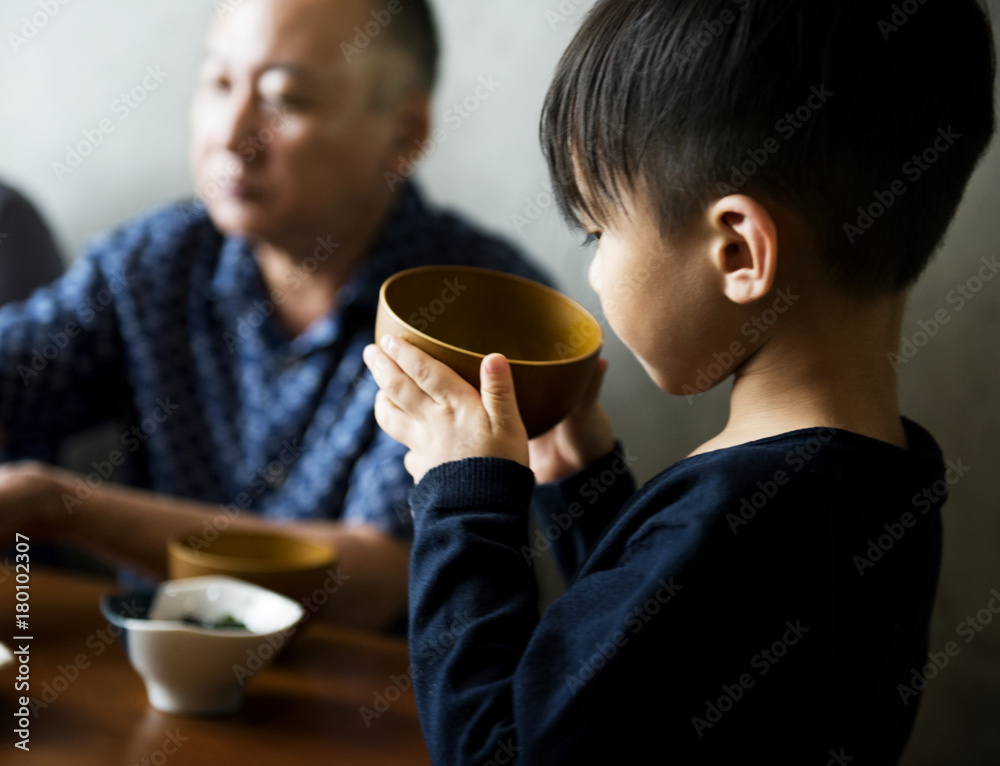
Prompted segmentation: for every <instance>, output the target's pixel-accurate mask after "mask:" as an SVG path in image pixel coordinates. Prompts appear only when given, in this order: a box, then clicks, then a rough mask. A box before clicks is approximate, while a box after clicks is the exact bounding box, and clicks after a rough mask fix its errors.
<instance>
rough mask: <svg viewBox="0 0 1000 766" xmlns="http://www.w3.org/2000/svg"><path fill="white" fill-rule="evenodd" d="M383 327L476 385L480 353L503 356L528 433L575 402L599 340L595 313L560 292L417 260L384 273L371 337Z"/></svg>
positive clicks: (471, 269) (468, 268)
mask: <svg viewBox="0 0 1000 766" xmlns="http://www.w3.org/2000/svg"><path fill="white" fill-rule="evenodd" d="M385 335H394V336H396V337H400V338H403V339H404V340H406V341H408V342H410V343H412V344H413V345H414V346H417V347H418V348H421V349H423V350H424V351H426V352H427V353H428V354H430V355H431V356H433V357H434V358H435V359H438V360H439V361H441V362H443V363H444V364H446V365H448V366H449V367H451V368H452V369H453V370H455V372H457V373H458V374H459V375H461V376H462V377H463V378H464V379H465V380H467V381H468V382H469V383H471V384H472V385H473V386H475V387H476V388H477V389H478V388H479V367H480V364H481V363H482V361H483V359H484V358H485V357H486V356H487V355H489V354H492V353H500V354H503V355H504V356H506V357H507V359H508V360H509V361H510V366H511V370H512V373H513V377H514V390H515V393H516V395H517V406H518V409H519V410H520V414H521V419H522V420H523V421H524V425H525V428H527V430H528V437H529V438H534V437H536V436H539V435H540V434H543V433H545V432H546V431H548V430H549V429H551V428H552V427H553V426H555V425H556V424H557V423H559V422H560V421H561V420H563V419H564V418H565V417H566V416H567V415H568V414H569V413H570V412H571V411H572V410H573V408H574V407H575V406H576V405H577V403H578V402H579V401H580V398H581V397H582V395H583V392H584V391H585V390H586V388H587V384H588V383H589V382H590V379H591V377H592V376H593V373H594V367H595V366H596V364H597V360H598V358H599V355H600V353H601V347H602V345H603V343H604V336H603V333H602V331H601V325H600V324H599V323H598V321H597V320H596V319H594V317H593V316H592V315H591V314H590V312H588V311H587V310H586V309H585V308H583V307H582V306H580V305H579V304H578V303H576V302H575V301H573V300H571V299H569V298H567V297H566V296H565V295H562V294H561V293H559V292H557V291H555V290H553V289H551V288H549V287H546V286H545V285H542V284H539V283H538V282H533V281H531V280H530V279H524V278H522V277H516V276H513V275H511V274H505V273H503V272H500V271H493V270H491V269H480V268H474V267H471V266H423V267H420V268H416V269H409V270H407V271H401V272H399V273H398V274H395V275H394V276H392V277H390V278H389V279H387V280H386V281H385V283H384V284H383V285H382V289H381V292H380V294H379V305H378V314H377V317H376V322H375V337H376V338H377V339H380V338H382V337H383V336H385Z"/></svg>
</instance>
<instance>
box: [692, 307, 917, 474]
mask: <svg viewBox="0 0 1000 766" xmlns="http://www.w3.org/2000/svg"><path fill="white" fill-rule="evenodd" d="M805 303H806V302H805V301H803V302H802V304H805ZM904 304H905V295H900V296H898V297H897V298H893V299H885V300H880V301H877V302H874V301H869V302H865V303H857V302H852V301H843V300H840V299H831V300H826V301H811V302H810V305H809V306H806V305H799V306H797V307H796V309H797V310H796V311H795V315H794V316H789V317H787V320H788V321H785V322H784V323H782V324H781V325H779V326H776V327H775V328H774V329H773V330H772V333H773V335H772V337H771V338H769V339H768V340H767V342H765V344H764V345H763V346H762V347H761V348H760V349H758V350H757V352H756V353H754V354H753V355H752V356H751V357H750V358H749V359H747V361H746V362H745V363H744V364H743V365H742V366H741V367H740V368H739V369H738V370H737V371H736V374H735V380H734V382H733V389H732V394H731V397H730V414H729V421H728V423H727V424H726V427H725V428H724V429H723V431H722V432H721V433H720V434H719V435H718V436H716V437H715V438H713V439H711V440H709V441H708V442H706V443H705V444H703V445H702V446H701V447H699V448H698V449H696V450H695V451H694V452H693V453H692V454H693V455H694V454H699V453H701V452H709V451H712V450H716V449H723V448H725V447H732V446H735V445H737V444H744V443H746V442H750V441H754V440H756V439H762V438H764V437H767V436H775V435H777V434H782V433H787V432H789V431H796V430H799V429H803V428H814V427H831V428H839V429H844V430H847V431H853V432H855V433H859V434H862V435H864V436H869V437H871V438H873V439H878V440H880V441H884V442H888V443H889V444H893V445H896V446H898V447H902V448H904V449H906V448H907V440H906V434H905V431H904V429H903V424H902V421H901V419H900V412H899V400H898V396H897V391H896V372H895V370H894V369H893V367H892V365H891V364H890V362H889V354H890V353H896V352H898V348H899V339H900V333H901V327H902V318H903V309H904Z"/></svg>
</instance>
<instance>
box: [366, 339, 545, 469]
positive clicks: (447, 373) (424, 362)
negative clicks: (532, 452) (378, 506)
mask: <svg viewBox="0 0 1000 766" xmlns="http://www.w3.org/2000/svg"><path fill="white" fill-rule="evenodd" d="M364 356H365V363H366V364H367V365H368V369H370V370H371V372H372V375H373V376H374V378H375V382H376V383H377V384H378V386H379V388H380V389H381V390H380V391H379V393H378V395H377V396H376V398H375V419H376V420H377V421H378V424H379V426H381V427H382V430H383V431H385V432H386V433H387V434H389V436H391V437H392V438H393V439H395V440H396V441H398V442H400V443H402V444H403V445H405V446H406V447H409V449H410V452H409V453H408V454H407V456H406V460H405V464H406V470H407V471H409V472H410V475H411V476H413V480H414V481H415V482H419V481H420V480H421V479H422V478H423V476H424V474H425V473H427V471H429V470H430V469H431V468H434V467H436V466H439V465H441V464H443V463H448V462H451V461H453V460H462V459H464V458H470V457H498V458H506V459H508V460H515V461H517V462H518V463H521V465H524V466H527V465H528V435H527V432H526V431H525V429H524V423H522V422H521V415H520V413H519V412H518V409H517V401H516V399H515V398H514V381H513V379H512V377H511V372H510V365H509V364H508V363H507V360H506V359H505V358H504V357H503V356H502V355H500V354H491V355H490V356H488V357H486V358H485V359H484V360H483V362H482V366H481V367H480V371H479V375H480V391H481V392H482V393H480V391H476V389H475V388H474V387H473V386H471V385H469V384H468V383H467V382H466V381H465V380H464V379H462V377H460V376H459V375H458V373H456V372H455V371H454V370H452V369H451V368H449V367H447V366H446V365H444V364H442V363H441V362H439V361H437V360H436V359H434V358H433V357H431V356H430V355H428V354H426V353H424V352H423V351H421V350H420V349H418V348H417V347H416V346H413V345H411V344H409V343H407V342H406V341H404V340H402V339H400V338H391V337H386V338H383V339H382V347H381V348H379V347H378V346H375V345H371V346H368V348H366V349H365V355H364Z"/></svg>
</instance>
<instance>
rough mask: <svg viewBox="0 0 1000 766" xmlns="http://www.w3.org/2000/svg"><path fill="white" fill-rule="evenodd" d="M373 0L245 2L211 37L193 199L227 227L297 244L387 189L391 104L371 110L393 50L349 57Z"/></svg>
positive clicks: (197, 117) (392, 147)
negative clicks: (344, 46)
mask: <svg viewBox="0 0 1000 766" xmlns="http://www.w3.org/2000/svg"><path fill="white" fill-rule="evenodd" d="M369 10H370V5H369V2H368V0H342V2H332V1H331V0H244V2H243V3H241V4H240V5H239V6H237V7H236V8H235V9H234V10H233V11H231V12H230V13H228V14H227V15H226V16H225V17H224V18H222V19H220V20H219V21H218V22H217V23H216V25H215V26H214V27H213V29H212V31H211V33H210V34H209V37H208V43H207V51H206V55H205V60H204V63H203V66H202V74H201V81H200V83H199V87H198V92H197V95H196V96H195V99H194V103H193V107H192V114H191V116H192V119H191V127H192V141H191V157H192V165H193V172H194V178H195V183H196V187H197V193H198V195H199V196H200V197H201V198H202V199H204V200H205V203H206V204H207V206H208V210H209V213H210V215H211V217H212V220H213V221H214V222H215V224H216V225H217V226H218V227H219V229H220V230H222V231H223V232H226V233H239V234H243V235H246V236H249V237H251V238H259V239H262V240H264V241H267V242H269V243H271V244H274V245H277V246H286V247H294V246H295V245H296V244H298V243H308V242H312V241H314V240H315V238H316V237H324V236H329V235H333V236H340V235H341V233H342V231H343V229H344V227H345V226H350V223H351V222H352V221H356V220H359V219H360V220H365V218H366V213H367V217H370V215H371V210H372V209H373V207H374V208H378V206H379V205H380V204H381V203H382V201H383V200H384V199H385V198H386V195H387V186H386V182H385V181H384V180H383V173H384V172H385V171H387V170H394V169H395V165H394V164H393V161H394V160H395V159H396V158H397V157H398V154H399V146H398V145H397V143H398V131H397V121H396V118H395V117H394V114H393V111H392V110H391V109H381V110H377V109H374V108H373V107H372V104H373V101H374V98H373V92H374V87H373V84H374V83H375V82H376V79H377V74H378V72H379V70H380V69H381V68H382V67H383V65H384V63H385V62H384V60H383V59H384V58H386V57H388V56H390V54H389V53H380V52H379V51H377V50H376V48H377V45H376V44H372V45H370V46H369V47H368V48H367V49H366V50H365V51H364V52H362V53H361V54H359V55H355V56H353V57H352V59H351V61H348V60H347V58H346V57H345V54H344V53H343V52H342V50H341V45H340V44H341V42H345V41H349V40H350V39H351V37H352V36H353V34H354V28H355V27H356V26H359V25H360V26H362V27H363V26H364V24H365V22H366V20H370V16H368V13H369Z"/></svg>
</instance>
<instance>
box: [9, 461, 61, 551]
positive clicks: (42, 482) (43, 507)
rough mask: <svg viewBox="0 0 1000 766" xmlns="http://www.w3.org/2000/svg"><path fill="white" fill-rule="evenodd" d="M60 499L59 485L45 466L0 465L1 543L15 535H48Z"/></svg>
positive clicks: (31, 464) (26, 464) (36, 464)
mask: <svg viewBox="0 0 1000 766" xmlns="http://www.w3.org/2000/svg"><path fill="white" fill-rule="evenodd" d="M58 498H59V485H58V483H57V482H56V480H55V478H54V477H53V475H52V471H51V469H50V468H49V466H47V465H45V464H44V463H35V462H21V463H3V464H0V541H3V540H6V539H7V538H12V537H13V535H14V533H15V532H20V533H22V534H27V535H33V534H38V533H41V534H44V533H46V532H47V531H48V530H49V529H50V528H51V527H52V525H53V518H54V516H55V513H54V510H55V509H56V507H57V504H58Z"/></svg>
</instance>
